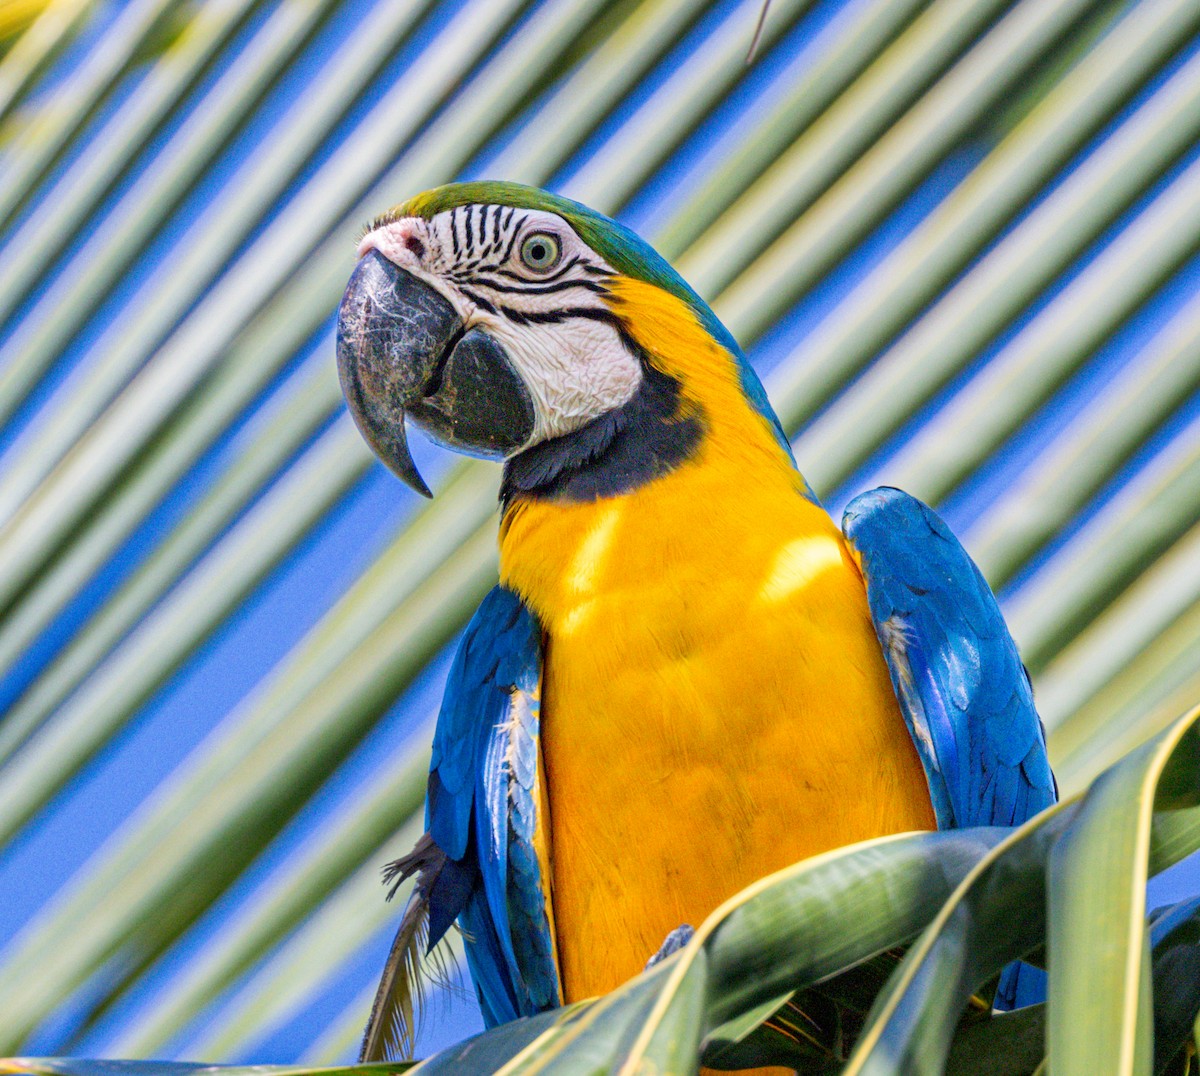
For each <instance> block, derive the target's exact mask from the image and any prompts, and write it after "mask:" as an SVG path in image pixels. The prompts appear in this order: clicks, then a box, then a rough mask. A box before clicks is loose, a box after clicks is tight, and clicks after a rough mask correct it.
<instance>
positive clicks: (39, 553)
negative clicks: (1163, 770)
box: [0, 0, 1200, 1061]
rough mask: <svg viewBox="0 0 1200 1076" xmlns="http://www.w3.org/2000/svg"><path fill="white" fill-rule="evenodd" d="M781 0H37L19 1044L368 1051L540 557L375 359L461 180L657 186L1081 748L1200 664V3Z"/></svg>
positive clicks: (12, 702) (647, 209)
mask: <svg viewBox="0 0 1200 1076" xmlns="http://www.w3.org/2000/svg"><path fill="white" fill-rule="evenodd" d="M759 8H760V2H759V0H741V2H733V0H715V2H711V3H706V2H700V0H642V2H637V0H619V2H616V3H613V2H601V0H541V2H534V0H529V2H522V0H444V2H440V3H438V2H434V0H378V2H376V3H374V4H372V3H370V2H369V0H342V2H338V0H194V2H191V3H188V2H184V0H125V2H113V0H110V2H107V3H102V2H95V0H93V2H88V0H6V2H3V3H0V37H2V38H3V41H2V42H0V47H2V48H3V49H4V50H5V51H4V54H3V56H2V58H0V706H2V707H3V711H4V712H3V718H2V720H0V844H2V845H3V849H2V851H0V894H2V895H0V944H2V947H0V1053H9V1052H16V1051H20V1052H24V1053H73V1054H88V1055H92V1056H130V1057H136V1056H160V1057H183V1058H198V1059H199V1058H203V1059H209V1060H214V1061H215V1060H223V1059H244V1060H254V1061H283V1060H289V1059H294V1058H300V1057H304V1058H306V1059H310V1060H317V1059H339V1058H343V1057H346V1056H348V1055H349V1054H350V1053H351V1052H352V1051H353V1043H354V1039H355V1037H356V1035H357V1033H358V1031H359V1029H360V1028H361V1024H362V1020H363V1015H364V1013H365V1010H366V1005H367V997H368V994H369V992H370V990H371V989H372V987H373V983H372V978H373V976H374V975H375V973H376V971H377V968H378V966H379V964H380V963H381V961H382V954H383V952H384V950H385V949H386V945H387V941H388V931H389V927H390V925H392V924H393V923H394V921H395V916H396V915H397V911H398V910H397V908H395V907H394V906H393V907H389V906H387V905H385V904H384V903H383V901H382V891H381V889H380V888H379V887H378V885H377V884H376V872H377V866H378V864H379V863H381V862H382V861H383V860H385V859H387V858H389V857H391V856H393V855H395V854H397V853H398V852H399V851H401V850H404V849H405V848H406V847H407V846H408V845H409V844H411V842H412V840H413V839H414V838H415V836H416V834H417V833H418V832H419V828H420V804H421V797H422V793H423V772H424V769H425V765H426V760H427V744H428V740H429V721H430V719H431V716H432V714H433V712H434V710H435V708H436V704H437V698H438V695H439V692H440V685H441V682H442V678H443V677H444V674H445V668H446V648H447V647H448V646H449V645H450V644H451V643H452V641H453V640H454V638H455V636H456V633H457V632H458V630H459V628H460V627H461V625H462V623H463V621H464V620H465V618H466V616H467V615H468V614H469V612H470V610H471V608H472V607H473V605H474V604H475V602H476V601H478V599H479V597H480V596H481V595H482V594H483V593H484V592H485V590H486V589H487V588H488V587H489V586H490V585H491V583H492V581H493V578H494V574H495V554H494V549H493V544H494V537H493V531H494V519H493V516H492V510H493V505H494V492H495V487H496V482H497V475H496V472H495V469H494V467H493V466H491V465H488V464H480V463H467V464H463V463H461V462H457V461H456V460H455V459H453V458H452V457H450V456H449V455H448V454H446V453H444V452H441V451H438V450H435V449H432V448H431V447H429V446H428V445H426V444H424V443H423V442H422V443H417V444H416V445H415V446H414V447H415V449H416V453H417V462H418V464H419V466H420V467H421V470H422V472H423V473H424V474H425V475H426V476H427V477H429V478H430V480H431V484H432V485H433V486H434V489H435V491H436V492H437V493H438V497H437V499H436V500H435V501H434V502H433V503H432V504H431V505H428V506H426V505H425V504H424V503H423V502H422V503H418V498H416V497H415V495H413V494H410V493H409V492H408V491H407V490H405V489H404V488H402V487H401V486H400V484H399V483H397V482H396V481H395V480H394V479H392V478H390V477H389V476H388V475H387V474H386V473H385V472H384V470H383V468H382V467H381V466H379V465H378V464H376V463H374V462H373V461H372V460H371V458H370V456H369V454H368V453H367V450H366V449H365V447H364V446H363V445H362V444H361V443H360V441H359V439H358V437H357V435H356V434H355V432H354V430H353V429H352V428H351V425H350V423H349V421H348V418H347V417H346V415H345V414H344V411H343V408H342V405H341V401H340V397H339V395H338V390H337V384H336V376H335V373H334V369H333V348H332V335H331V330H332V313H333V310H334V307H335V305H336V302H337V299H338V296H339V295H340V292H341V289H342V288H343V286H344V284H345V280H346V278H347V276H348V274H349V271H350V268H351V266H352V264H353V251H354V245H355V239H356V237H357V234H358V231H359V229H360V228H361V226H362V225H363V223H365V221H366V220H367V219H369V218H370V217H371V216H373V215H374V214H376V213H377V212H379V211H380V210H382V209H383V208H386V207H387V206H389V205H391V204H393V203H395V202H397V201H400V200H402V199H403V198H405V197H407V196H408V195H410V194H412V193H414V192H415V191H418V190H421V189H424V188H426V187H429V186H432V185H434V184H436V183H439V182H444V181H447V180H450V179H454V178H478V177H498V178H508V179H517V180H522V181H524V182H529V183H536V184H540V185H545V186H549V187H551V188H553V189H555V190H558V191H561V192H563V193H565V194H568V195H570V196H572V197H575V198H578V199H580V200H582V201H585V202H588V203H590V204H591V205H594V206H596V207H597V208H599V209H601V210H603V211H605V212H607V213H610V214H614V215H616V216H618V217H619V218H620V219H622V220H623V221H625V222H626V223H628V224H630V225H631V226H633V227H634V228H636V229H637V230H639V231H640V232H642V233H643V234H644V235H646V236H647V237H648V238H650V239H651V240H652V241H654V242H655V243H656V245H658V246H659V248H660V249H661V250H663V252H664V253H666V254H667V255H668V256H669V257H670V258H671V259H672V260H673V261H675V263H676V264H677V265H678V266H679V267H680V269H681V270H682V271H683V273H684V275H685V276H687V277H688V278H689V279H690V280H691V281H692V282H693V283H694V284H695V285H696V286H697V287H698V289H699V290H700V291H701V292H702V293H703V294H704V295H705V296H706V297H708V298H709V299H710V300H712V302H713V305H714V307H715V309H716V310H717V312H718V313H719V314H720V316H721V317H722V318H723V319H724V320H725V321H726V323H727V324H728V325H729V326H730V327H731V328H732V329H733V331H734V333H735V334H736V335H737V336H738V337H739V339H740V340H741V341H742V342H743V344H744V345H745V346H746V347H747V350H748V352H749V354H750V356H751V358H752V359H753V361H754V363H755V365H756V366H757V367H758V368H759V370H760V371H761V372H762V373H763V375H764V377H765V379H766V383H767V386H768V389H769V391H770V394H771V397H772V399H773V400H774V402H775V403H776V406H777V408H778V409H779V411H780V414H781V416H782V417H783V419H784V423H785V425H786V426H787V428H788V430H789V432H790V433H791V434H792V435H793V436H794V438H795V450H796V455H797V458H798V459H799V461H800V464H801V467H802V469H803V470H804V471H805V473H806V474H807V476H808V477H809V479H810V481H811V482H812V484H813V485H814V487H815V488H816V489H817V490H818V492H819V493H820V494H821V495H822V496H823V497H824V498H825V499H826V501H827V503H828V505H829V507H830V509H831V510H833V511H835V512H837V511H840V508H841V506H842V504H843V503H844V502H845V501H846V500H848V499H849V497H850V496H851V495H852V494H853V493H854V492H856V491H858V490H860V489H862V488H865V487H867V486H869V485H874V484H879V483H881V482H886V483H888V484H893V485H898V486H902V487H904V488H906V489H908V490H910V491H911V492H913V493H915V494H917V495H918V496H921V497H923V498H925V499H927V500H929V501H930V502H931V503H934V504H935V505H937V507H938V508H939V510H940V511H941V512H942V513H943V514H944V515H945V516H946V518H947V520H948V521H949V522H950V524H951V526H952V527H953V528H954V529H955V530H956V531H957V532H958V533H959V534H960V535H961V536H962V537H963V539H964V541H965V543H966V545H967V546H968V548H969V549H970V550H971V552H972V553H973V554H974V555H975V556H976V558H977V559H978V560H979V562H980V564H981V566H982V567H983V569H984V571H985V574H987V575H988V577H989V579H990V580H991V581H992V583H993V585H994V586H995V587H996V588H997V590H998V592H999V593H1000V595H1001V599H1002V602H1003V604H1004V607H1005V610H1006V613H1007V615H1008V617H1009V620H1010V623H1011V625H1012V627H1013V630H1014V633H1015V634H1016V636H1017V638H1018V641H1019V643H1020V644H1021V647H1022V651H1023V653H1024V655H1025V658H1026V661H1027V663H1028V665H1029V668H1030V671H1031V673H1032V674H1033V677H1034V681H1035V684H1036V687H1037V691H1038V699H1039V704H1040V708H1041V710H1042V713H1043V714H1044V716H1045V718H1046V722H1047V726H1048V728H1049V730H1050V739H1051V748H1052V752H1053V755H1054V760H1055V763H1056V766H1057V769H1058V773H1059V776H1060V781H1061V783H1062V784H1063V786H1064V787H1065V788H1068V789H1072V788H1076V787H1078V786H1079V785H1080V784H1081V783H1082V782H1085V781H1086V780H1087V779H1088V777H1089V776H1091V775H1092V774H1094V773H1095V772H1096V771H1097V769H1098V768H1100V767H1101V766H1103V765H1105V764H1107V763H1108V762H1111V761H1112V760H1113V759H1115V758H1116V757H1118V756H1119V755H1120V754H1122V753H1123V752H1124V751H1126V750H1128V749H1129V748H1130V747H1131V746H1133V745H1134V744H1136V743H1138V742H1140V741H1141V740H1142V739H1144V738H1145V737H1146V736H1148V735H1150V734H1151V733H1153V732H1155V731H1157V730H1158V729H1159V728H1161V727H1163V726H1164V725H1165V724H1166V723H1167V722H1169V721H1170V719H1172V718H1173V717H1175V716H1177V715H1178V714H1179V713H1180V712H1182V711H1183V710H1184V709H1185V708H1186V707H1188V706H1189V705H1191V704H1192V703H1194V702H1196V701H1197V700H1200V646H1198V645H1197V643H1198V642H1200V527H1198V526H1197V520H1198V519H1200V396H1198V390H1200V294H1198V293H1200V275H1198V273H1197V267H1198V265H1200V262H1198V261H1197V254H1198V252H1200V153H1198V146H1200V141H1198V139H1200V47H1198V46H1200V4H1197V3H1196V2H1195V0H1138V2H1132V3H1114V2H1103V0H1022V2H1018V3H1013V2H1003V0H928V2H926V0H845V2H835V0H774V2H773V3H772V4H771V5H770V11H769V17H768V19H767V22H766V26H765V33H764V38H763V41H762V44H761V46H760V49H759V51H758V54H757V55H756V57H755V58H754V60H753V62H752V63H750V64H749V65H747V64H746V62H745V58H746V50H747V46H748V44H749V40H750V37H751V35H752V32H753V28H754V24H755V20H756V18H757V15H758V11H759ZM1154 888H1155V893H1154V894H1152V899H1155V898H1157V899H1167V897H1168V896H1174V895H1183V894H1184V893H1186V892H1189V891H1194V890H1200V867H1196V866H1195V865H1189V864H1184V865H1182V866H1181V867H1180V868H1177V869H1176V871H1175V872H1174V873H1173V874H1172V875H1171V876H1169V877H1167V878H1164V879H1162V880H1160V882H1159V883H1158V885H1157V886H1156V887H1154ZM477 1021H478V1017H477V1015H475V1014H474V1012H473V1007H472V1005H471V1004H470V1003H469V1002H466V1001H462V1000H458V1001H451V1002H450V1003H449V1006H448V1008H447V1009H446V1011H445V1012H444V1013H442V1014H440V1015H439V1018H438V1019H437V1020H435V1021H432V1022H431V1024H430V1026H428V1027H427V1030H426V1034H425V1038H424V1051H426V1052H427V1051H428V1050H431V1049H434V1048H436V1047H437V1046H438V1045H440V1044H444V1043H446V1042H448V1041H452V1040H453V1039H455V1038H457V1037H459V1036H460V1035H462V1034H464V1033H466V1032H467V1031H468V1030H470V1029H472V1028H474V1027H476V1026H477Z"/></svg>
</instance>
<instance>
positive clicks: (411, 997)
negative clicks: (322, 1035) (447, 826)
mask: <svg viewBox="0 0 1200 1076" xmlns="http://www.w3.org/2000/svg"><path fill="white" fill-rule="evenodd" d="M447 864H450V865H451V867H453V866H454V861H453V860H451V859H449V858H448V857H447V856H446V853H445V852H443V851H442V850H441V849H440V848H439V847H438V846H437V845H436V844H434V842H433V838H431V837H430V836H429V834H428V833H426V834H425V835H424V836H423V837H422V838H421V839H420V840H419V841H417V843H416V846H415V847H414V848H413V850H412V851H411V852H409V853H408V855H406V856H402V857H401V858H400V859H397V860H395V861H393V862H391V863H389V864H387V865H386V866H385V867H384V869H383V882H384V884H385V885H387V886H390V889H389V890H388V895H387V899H388V900H391V899H392V898H393V897H394V896H395V895H396V892H397V890H398V889H399V888H400V886H401V885H403V884H404V882H406V881H407V880H408V879H409V878H411V877H412V876H413V875H414V874H415V875H416V876H417V883H416V886H415V887H414V888H413V892H412V895H411V896H410V897H409V898H408V905H407V907H405V909H404V918H403V919H401V921H400V928H399V930H397V931H396V938H395V940H394V941H393V942H392V948H391V950H390V952H389V953H388V958H387V962H386V963H385V964H384V966H383V975H382V976H381V977H380V980H379V989H378V990H377V991H376V993H375V1003H374V1004H373V1005H372V1006H371V1016H370V1019H369V1020H368V1021H367V1028H366V1031H365V1032H364V1033H363V1043H362V1049H361V1050H360V1051H359V1056H358V1059H359V1061H395V1060H407V1059H408V1058H411V1057H412V1053H413V1044H414V1041H415V1039H416V1036H417V1032H418V1030H419V1027H420V1019H421V1012H422V1010H423V1008H424V1006H425V999H426V995H427V993H428V987H429V984H430V983H431V982H432V983H433V984H434V985H436V986H444V987H452V986H453V983H452V981H451V980H452V975H451V969H450V966H449V965H448V964H447V962H446V958H445V955H444V953H442V951H441V950H438V949H435V948H434V947H435V946H436V945H437V943H438V941H439V940H440V938H441V935H440V934H439V935H437V936H435V937H433V938H432V939H431V938H430V901H429V896H430V893H431V892H432V891H433V889H434V888H435V886H436V885H437V882H438V879H439V877H441V875H442V872H443V870H444V869H445V867H446V866H447ZM452 873H453V872H452ZM443 930H444V928H443Z"/></svg>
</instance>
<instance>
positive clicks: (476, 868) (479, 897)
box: [426, 587, 559, 1027]
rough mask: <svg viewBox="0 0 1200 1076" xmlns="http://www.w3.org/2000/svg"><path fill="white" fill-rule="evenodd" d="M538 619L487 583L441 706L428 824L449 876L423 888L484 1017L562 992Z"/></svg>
mask: <svg viewBox="0 0 1200 1076" xmlns="http://www.w3.org/2000/svg"><path fill="white" fill-rule="evenodd" d="M540 677H541V629H540V626H539V625H538V623H537V620H536V619H535V618H534V616H533V614H532V613H531V612H530V611H529V610H528V609H527V608H526V607H525V606H524V605H523V604H522V602H521V601H520V599H519V598H517V596H516V595H515V594H513V593H512V592H511V591H508V590H506V589H504V588H503V587H496V588H495V589H494V590H493V591H492V592H491V593H490V594H489V595H488V596H487V597H486V598H485V599H484V601H483V603H482V604H481V605H480V607H479V609H478V611H477V612H476V614H475V616H474V617H473V618H472V620H471V623H470V624H469V625H468V627H467V630H466V633H465V635H464V636H463V640H462V643H461V644H460V646H459V649H458V653H457V654H456V655H455V659H454V664H453V665H452V667H451V670H450V675H449V677H448V681H447V686H446V693H445V696H444V698H443V701H442V708H441V711H440V712H439V714H438V721H437V729H436V731H435V733H434V738H433V753H432V759H431V763H430V774H429V793H428V797H427V799H426V827H427V829H428V830H429V835H430V837H432V839H433V841H434V843H435V844H436V845H437V846H438V848H439V849H441V851H442V852H444V853H445V854H446V856H447V857H448V859H449V863H448V864H447V867H446V868H443V870H442V875H441V876H439V877H440V878H441V877H446V876H447V870H449V872H450V877H451V879H452V884H446V885H435V886H434V887H433V888H432V889H431V890H430V892H429V896H428V900H429V905H430V907H429V925H430V945H431V946H432V945H434V944H436V942H437V941H438V939H439V938H440V937H441V935H442V934H443V933H444V932H445V930H446V929H447V928H448V927H449V925H450V923H451V922H453V920H454V919H456V918H457V919H458V920H459V922H460V924H461V925H462V928H463V931H464V934H465V937H466V951H467V960H468V964H469V966H470V969H471V977H472V980H473V981H474V983H475V987H476V992H477V993H478V995H479V1000H480V1005H481V1007H482V1009H483V1013H484V1020H485V1022H486V1023H487V1024H488V1026H489V1027H490V1026H494V1025H495V1024H498V1023H502V1022H504V1021H507V1020H513V1019H516V1018H517V1017H518V1016H531V1015H533V1014H535V1013H537V1012H541V1011H543V1010H544V1009H547V1008H551V1007H553V1006H555V1005H557V1004H558V1003H559V984H558V973H557V970H556V968H555V965H554V956H553V944H552V940H551V937H550V925H549V913H548V907H547V905H548V895H547V894H548V889H547V881H548V880H547V879H544V878H543V877H542V871H541V866H540V864H539V861H538V858H537V854H536V851H535V849H534V843H533V842H534V836H535V833H536V832H537V826H538V820H537V799H536V782H537V760H538V750H539V748H538V735H539V727H540V725H539V717H540V714H539V704H538V692H539V681H540Z"/></svg>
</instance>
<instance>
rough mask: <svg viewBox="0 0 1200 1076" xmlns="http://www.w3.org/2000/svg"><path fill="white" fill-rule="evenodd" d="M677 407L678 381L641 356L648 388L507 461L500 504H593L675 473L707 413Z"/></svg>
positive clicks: (693, 445) (644, 385) (691, 450)
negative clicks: (521, 499)
mask: <svg viewBox="0 0 1200 1076" xmlns="http://www.w3.org/2000/svg"><path fill="white" fill-rule="evenodd" d="M679 405H680V399H679V382H678V381H676V380H675V379H674V378H672V377H669V376H668V375H667V374H664V373H662V372H661V371H660V370H656V369H655V368H654V367H653V366H651V365H650V363H648V362H647V361H646V360H645V359H644V358H643V359H642V383H641V385H640V386H639V387H638V390H637V392H635V393H634V394H633V396H632V397H631V398H630V399H629V401H628V402H627V403H625V404H623V405H622V406H621V407H618V408H616V409H615V410H613V411H609V412H608V413H607V414H604V415H600V416H599V417H598V418H595V419H593V420H592V421H591V422H589V423H588V424H587V425H586V426H583V427H581V428H580V429H578V430H575V431H574V432H573V433H568V434H564V435H563V436H562V437H555V438H553V439H551V440H549V441H543V442H541V444H536V445H533V446H532V447H531V448H527V449H525V451H524V452H521V453H518V454H517V455H516V456H513V457H512V458H511V459H510V460H508V461H507V462H506V463H505V465H504V479H503V481H502V482H501V484H500V503H501V504H503V505H507V504H508V503H509V502H510V501H511V500H512V499H513V498H514V497H517V496H522V495H523V496H527V497H534V498H538V499H545V500H561V501H594V500H596V499H597V498H600V497H612V496H616V495H617V494H620V493H628V492H629V491H630V490H632V489H636V488H637V487H638V486H641V485H645V483H647V482H649V481H651V480H652V479H655V478H659V477H661V476H662V475H664V474H667V473H668V472H670V471H673V470H674V469H675V468H676V467H678V466H679V465H680V464H681V463H683V462H684V461H685V460H687V459H689V458H690V457H691V456H692V454H693V453H694V451H695V449H696V446H697V445H698V444H699V443H700V438H701V437H702V436H703V434H704V419H703V415H702V414H697V413H689V414H686V415H682V414H680V410H679Z"/></svg>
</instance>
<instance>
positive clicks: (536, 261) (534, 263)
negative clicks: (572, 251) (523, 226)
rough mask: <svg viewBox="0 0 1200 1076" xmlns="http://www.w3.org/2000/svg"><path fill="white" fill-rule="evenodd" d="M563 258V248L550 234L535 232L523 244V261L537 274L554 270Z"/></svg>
mask: <svg viewBox="0 0 1200 1076" xmlns="http://www.w3.org/2000/svg"><path fill="white" fill-rule="evenodd" d="M561 257H562V248H561V247H560V246H559V245H558V240H557V239H556V238H555V237H554V236H552V235H551V234H550V233H549V232H534V233H533V234H532V235H528V236H526V237H525V241H524V242H523V243H522V244H521V261H522V262H524V264H525V267H526V268H527V269H532V270H533V271H534V272H535V273H544V272H546V270H548V269H553V268H554V267H555V266H556V265H557V264H558V259H559V258H561Z"/></svg>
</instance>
